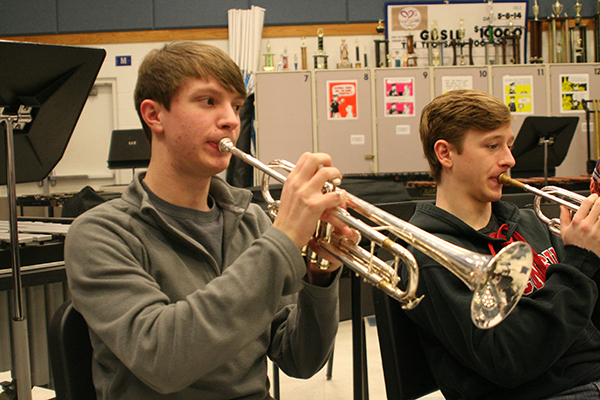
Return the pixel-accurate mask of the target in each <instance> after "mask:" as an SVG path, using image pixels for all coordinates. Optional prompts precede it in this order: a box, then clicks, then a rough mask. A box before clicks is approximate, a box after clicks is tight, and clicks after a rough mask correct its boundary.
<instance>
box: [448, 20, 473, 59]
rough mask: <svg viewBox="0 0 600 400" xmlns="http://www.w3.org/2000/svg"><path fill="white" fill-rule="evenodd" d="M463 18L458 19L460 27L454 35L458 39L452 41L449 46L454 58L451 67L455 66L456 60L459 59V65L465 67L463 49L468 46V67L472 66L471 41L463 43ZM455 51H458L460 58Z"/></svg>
mask: <svg viewBox="0 0 600 400" xmlns="http://www.w3.org/2000/svg"><path fill="white" fill-rule="evenodd" d="M464 21H465V20H464V18H461V19H460V27H459V28H458V31H457V33H456V36H457V37H458V39H452V41H451V42H450V44H451V45H452V50H453V53H454V57H453V60H452V65H456V64H457V58H460V65H467V62H466V56H465V53H464V47H465V46H467V45H468V46H469V65H473V39H469V40H468V41H465V40H464V39H465V26H464ZM457 49H458V50H459V51H460V56H459V55H458V54H457Z"/></svg>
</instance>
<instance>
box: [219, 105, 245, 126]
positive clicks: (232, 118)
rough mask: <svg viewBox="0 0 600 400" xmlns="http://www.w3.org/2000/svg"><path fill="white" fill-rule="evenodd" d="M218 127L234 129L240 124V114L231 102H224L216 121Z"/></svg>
mask: <svg viewBox="0 0 600 400" xmlns="http://www.w3.org/2000/svg"><path fill="white" fill-rule="evenodd" d="M218 126H219V128H220V129H227V130H235V129H237V128H238V127H239V126H240V115H239V113H238V110H237V107H236V106H235V105H233V104H224V105H223V107H222V110H221V115H220V118H219V121H218Z"/></svg>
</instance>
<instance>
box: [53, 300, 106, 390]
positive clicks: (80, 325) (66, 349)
mask: <svg viewBox="0 0 600 400" xmlns="http://www.w3.org/2000/svg"><path fill="white" fill-rule="evenodd" d="M48 349H49V353H50V364H51V368H52V376H53V379H54V389H55V391H56V400H96V391H95V389H94V384H93V382H92V344H91V343H90V336H89V332H88V327H87V324H86V322H85V319H83V317H82V316H81V314H79V312H77V310H75V308H74V307H73V305H72V304H71V301H70V300H67V301H66V302H64V303H63V304H62V305H61V306H60V307H59V308H58V309H57V310H56V312H55V313H54V316H53V317H52V321H51V322H50V326H49V327H48Z"/></svg>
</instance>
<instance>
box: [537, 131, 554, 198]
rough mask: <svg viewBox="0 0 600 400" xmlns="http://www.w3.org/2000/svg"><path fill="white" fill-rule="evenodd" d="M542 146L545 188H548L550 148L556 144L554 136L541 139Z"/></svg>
mask: <svg viewBox="0 0 600 400" xmlns="http://www.w3.org/2000/svg"><path fill="white" fill-rule="evenodd" d="M540 144H541V145H543V146H544V186H548V146H549V145H552V144H554V138H553V137H552V136H548V137H542V138H540Z"/></svg>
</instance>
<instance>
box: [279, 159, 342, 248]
mask: <svg viewBox="0 0 600 400" xmlns="http://www.w3.org/2000/svg"><path fill="white" fill-rule="evenodd" d="M340 177H341V174H340V171H339V170H338V169H337V168H334V167H332V166H331V157H330V156H329V155H327V154H324V153H304V154H303V155H302V156H301V157H300V159H299V160H298V163H297V164H296V166H295V167H294V169H293V170H292V171H291V172H290V174H289V175H288V177H287V179H286V181H285V183H284V185H283V189H282V191H281V197H280V199H279V200H280V206H279V210H278V212H277V217H276V218H275V221H274V222H273V226H275V227H276V228H278V229H280V230H282V231H283V232H284V233H286V234H287V235H288V236H289V237H290V238H291V239H292V240H293V241H294V242H295V243H296V245H297V246H298V248H299V249H301V248H302V247H303V246H304V245H305V244H306V243H308V241H309V239H310V238H311V237H312V236H313V233H314V232H315V228H316V226H317V221H318V220H319V219H321V217H322V216H323V217H325V216H326V213H325V210H327V209H328V208H332V207H336V206H340V205H343V202H344V200H345V199H346V192H345V191H343V190H334V191H331V192H325V193H323V187H324V186H325V185H326V183H327V182H330V181H332V180H333V179H336V178H337V179H340Z"/></svg>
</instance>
